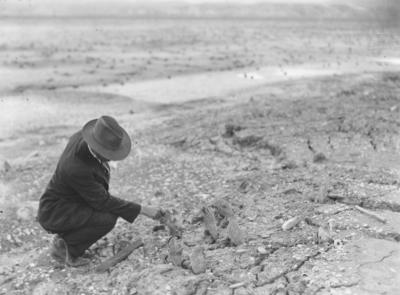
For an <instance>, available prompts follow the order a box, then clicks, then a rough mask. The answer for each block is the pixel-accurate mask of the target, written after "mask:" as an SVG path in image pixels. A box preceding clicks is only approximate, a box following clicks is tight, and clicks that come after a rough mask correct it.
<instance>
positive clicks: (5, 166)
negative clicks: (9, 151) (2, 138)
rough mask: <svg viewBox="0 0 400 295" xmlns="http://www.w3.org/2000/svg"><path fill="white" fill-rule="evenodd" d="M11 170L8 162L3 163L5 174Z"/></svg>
mask: <svg viewBox="0 0 400 295" xmlns="http://www.w3.org/2000/svg"><path fill="white" fill-rule="evenodd" d="M10 170H11V165H10V163H8V161H4V163H3V171H4V172H5V173H7V172H8V171H10Z"/></svg>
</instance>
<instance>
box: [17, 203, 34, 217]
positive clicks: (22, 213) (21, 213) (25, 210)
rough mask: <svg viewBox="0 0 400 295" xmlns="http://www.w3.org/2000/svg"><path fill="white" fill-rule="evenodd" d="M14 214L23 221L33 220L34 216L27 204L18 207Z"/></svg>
mask: <svg viewBox="0 0 400 295" xmlns="http://www.w3.org/2000/svg"><path fill="white" fill-rule="evenodd" d="M16 214H17V218H18V219H19V220H24V221H28V220H33V216H34V212H33V208H32V207H29V206H24V207H20V208H19V209H18V210H17V212H16Z"/></svg>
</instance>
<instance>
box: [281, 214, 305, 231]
mask: <svg viewBox="0 0 400 295" xmlns="http://www.w3.org/2000/svg"><path fill="white" fill-rule="evenodd" d="M302 220H303V217H301V216H295V217H293V218H290V219H289V220H287V221H285V222H284V223H283V224H282V229H283V230H284V231H288V230H290V229H292V228H293V227H295V226H296V225H298V224H299V223H300V221H302Z"/></svg>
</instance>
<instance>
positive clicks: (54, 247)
mask: <svg viewBox="0 0 400 295" xmlns="http://www.w3.org/2000/svg"><path fill="white" fill-rule="evenodd" d="M50 255H51V257H53V258H54V259H55V260H57V261H58V262H62V263H64V262H65V258H66V256H67V249H66V248H65V242H64V240H63V239H62V238H61V237H60V236H59V235H56V236H55V237H54V239H53V242H52V244H51V249H50Z"/></svg>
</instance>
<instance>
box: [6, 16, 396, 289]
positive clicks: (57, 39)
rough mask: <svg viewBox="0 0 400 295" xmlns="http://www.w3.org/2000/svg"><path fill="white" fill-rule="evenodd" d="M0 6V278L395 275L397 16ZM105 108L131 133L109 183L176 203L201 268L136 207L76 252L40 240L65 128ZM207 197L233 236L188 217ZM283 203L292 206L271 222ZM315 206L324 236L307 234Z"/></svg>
mask: <svg viewBox="0 0 400 295" xmlns="http://www.w3.org/2000/svg"><path fill="white" fill-rule="evenodd" d="M1 22H2V30H3V32H5V33H6V34H4V35H0V38H3V39H0V48H1V50H0V62H1V71H3V70H4V73H6V75H4V77H5V78H4V79H2V81H0V92H1V93H2V95H1V97H0V103H1V110H0V113H1V114H0V126H1V127H0V156H1V157H0V160H1V163H2V167H1V172H0V173H1V174H0V176H1V179H0V180H1V181H0V204H1V207H0V208H1V213H0V219H1V224H0V230H1V233H2V234H1V236H0V246H1V248H0V253H1V255H0V294H55V293H56V294H398V293H399V292H400V290H399V287H398V283H397V282H398V280H399V276H398V269H399V268H400V265H399V255H400V252H399V246H398V241H399V240H400V228H399V225H398V224H399V221H400V217H399V213H398V212H400V200H399V198H398V194H399V181H398V179H399V168H400V156H398V154H399V153H398V151H399V147H400V145H399V143H400V138H399V135H398V134H399V132H398V126H399V123H400V122H399V120H398V112H399V103H400V102H399V98H400V92H399V89H400V88H399V87H400V76H399V68H398V64H396V58H398V57H396V55H395V52H396V50H398V46H399V44H400V37H399V36H398V35H397V34H396V33H395V32H392V31H389V30H385V31H381V29H380V28H379V27H373V26H371V25H369V26H368V27H366V26H365V24H364V25H360V24H346V25H343V24H342V25H339V24H335V25H328V24H321V23H319V24H310V23H301V24H296V26H294V25H293V23H290V22H289V23H287V22H284V23H271V22H264V23H263V22H247V21H244V22H230V21H213V22H209V23H204V22H190V23H184V24H182V23H180V22H177V21H163V22H160V21H151V25H152V26H151V27H150V26H149V22H150V21H140V22H139V21H137V22H128V21H117V22H116V21H113V20H105V21H102V22H99V21H93V22H87V21H83V20H75V22H72V23H71V24H69V25H68V26H66V23H65V22H66V21H60V20H59V21H56V22H55V24H54V25H53V26H52V27H49V22H50V23H51V22H54V20H45V21H43V22H42V23H41V25H38V26H32V20H25V21H24V22H22V23H19V24H18V25H17V24H16V22H15V20H8V21H7V22H6V21H4V20H2V21H1ZM52 24H53V23H52ZM378 33H379V34H378ZM397 52H398V51H397ZM104 113H107V114H111V115H114V116H116V117H117V118H118V119H119V121H121V124H122V125H123V126H124V127H125V128H126V129H127V130H128V131H129V133H130V134H131V136H132V138H133V140H134V142H135V148H134V152H133V153H132V155H131V156H130V157H129V158H128V159H127V160H125V161H123V162H120V163H118V165H115V166H114V168H113V173H112V174H113V175H112V184H111V190H112V192H113V193H115V194H116V195H118V196H121V197H124V198H127V199H131V200H135V201H138V202H143V203H146V204H150V205H155V206H162V207H164V208H169V209H175V210H176V211H177V212H178V216H179V219H180V220H181V221H182V223H183V225H184V235H183V245H184V253H185V255H189V254H190V253H191V252H192V251H193V248H194V246H196V245H199V244H200V245H202V246H203V247H204V249H205V255H206V264H207V271H206V273H203V274H200V275H194V274H193V273H192V272H191V270H188V269H184V268H181V267H176V266H173V265H172V264H171V263H170V262H168V259H166V256H167V254H168V249H167V248H168V247H167V240H168V238H169V235H168V233H167V232H164V231H157V232H154V231H153V230H152V228H153V226H155V225H156V223H155V222H153V221H150V220H146V219H145V218H139V219H138V220H137V222H135V223H134V224H132V225H130V224H127V223H125V222H123V221H121V222H119V223H118V225H117V227H116V229H115V230H114V231H113V232H112V233H110V234H109V235H108V236H107V239H104V240H102V241H101V242H99V243H98V244H96V245H95V246H94V247H93V248H92V249H91V253H92V254H93V264H92V265H91V267H90V268H88V269H69V268H64V267H63V266H60V265H58V264H56V263H55V262H54V261H52V260H51V259H50V258H49V256H48V246H49V241H51V238H52V237H51V236H50V235H48V234H47V233H45V232H44V231H43V230H42V229H41V228H40V226H39V225H38V224H37V223H36V222H35V221H34V216H35V210H36V207H37V201H38V199H39V197H40V194H41V192H42V191H43V189H44V187H45V185H46V184H47V182H48V180H49V178H50V176H51V174H52V172H53V169H54V167H55V165H56V161H57V157H58V155H59V154H60V152H61V151H62V149H63V147H64V145H65V143H66V141H67V140H68V136H69V135H70V134H71V133H72V132H74V131H75V130H77V129H78V128H80V126H82V125H83V123H85V122H86V121H87V120H89V119H91V118H93V117H97V116H99V115H100V114H104ZM6 163H7V164H8V165H7V164H6ZM210 163H212V165H210ZM327 196H330V198H327ZM218 198H223V199H225V200H227V201H228V202H229V203H230V204H231V205H232V207H233V209H234V212H235V215H236V218H237V220H238V223H239V225H240V227H241V228H242V230H243V231H244V232H245V233H246V242H245V243H244V244H243V245H240V246H237V247H235V246H232V245H230V244H229V243H227V242H226V239H225V238H226V235H227V232H226V228H223V227H221V228H219V231H220V236H221V240H218V241H217V242H216V243H210V240H209V239H207V238H206V237H205V236H204V225H203V223H202V222H201V221H198V220H197V218H196V217H197V216H198V215H199V209H200V208H201V207H202V206H205V205H210V204H212V202H213V201H214V200H216V199H218ZM333 199H334V200H333ZM355 205H359V206H362V207H363V208H367V209H368V210H371V211H373V212H375V213H376V214H379V216H381V217H384V218H385V219H386V220H387V222H386V223H382V222H380V221H378V220H376V219H375V218H372V217H370V216H368V215H365V214H363V213H360V212H359V211H357V210H356V209H355ZM295 216H301V217H302V218H303V219H302V221H301V222H300V223H299V224H298V225H296V226H295V227H294V228H292V229H290V230H287V231H284V230H282V225H283V224H284V223H285V221H287V220H289V219H290V218H292V217H295ZM328 223H329V224H330V225H331V230H330V232H329V238H331V239H332V241H321V238H320V237H321V235H319V236H318V233H319V232H320V231H321V228H325V226H326V225H327V224H328ZM136 237H141V238H142V239H143V240H144V242H145V245H144V247H143V248H141V249H138V250H136V251H134V253H133V254H132V255H131V256H130V257H129V258H128V259H127V260H125V261H124V262H122V263H120V264H119V265H118V266H116V267H114V268H112V269H111V270H110V272H108V273H106V274H101V275H100V274H96V273H94V272H93V269H92V268H93V267H94V266H95V265H97V264H98V263H99V262H100V261H101V260H104V259H106V258H108V257H110V256H111V255H113V254H114V252H116V251H117V249H118V247H119V246H118V245H122V244H123V243H124V242H125V241H129V240H132V239H135V238H136ZM333 241H334V243H333Z"/></svg>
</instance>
